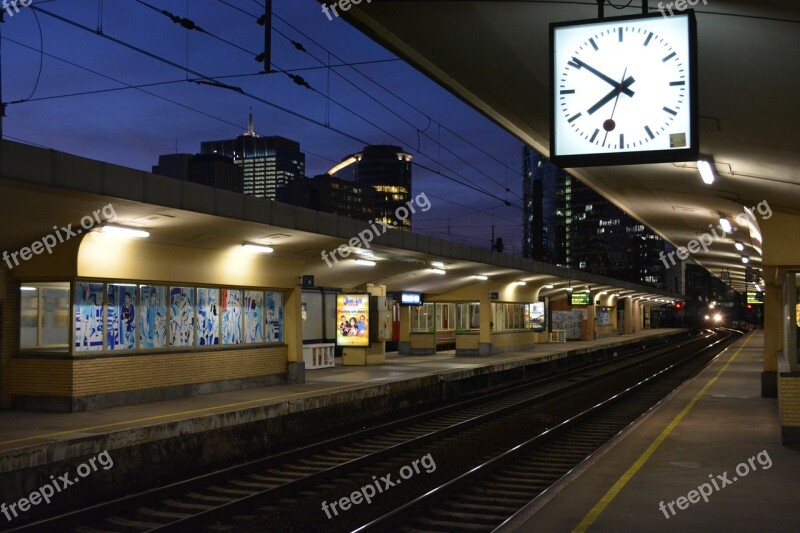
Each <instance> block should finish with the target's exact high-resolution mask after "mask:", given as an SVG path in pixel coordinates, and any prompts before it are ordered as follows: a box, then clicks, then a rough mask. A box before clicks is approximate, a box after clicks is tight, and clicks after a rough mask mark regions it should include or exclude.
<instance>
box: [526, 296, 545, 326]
mask: <svg viewBox="0 0 800 533" xmlns="http://www.w3.org/2000/svg"><path fill="white" fill-rule="evenodd" d="M525 307H526V309H525V310H526V311H527V314H528V316H527V317H526V318H527V319H528V329H531V330H533V331H544V326H545V310H544V302H534V303H532V304H528V305H526V306H525Z"/></svg>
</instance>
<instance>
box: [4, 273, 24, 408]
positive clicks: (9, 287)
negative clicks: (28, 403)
mask: <svg viewBox="0 0 800 533" xmlns="http://www.w3.org/2000/svg"><path fill="white" fill-rule="evenodd" d="M0 288H3V290H2V291H0V305H2V307H3V311H2V315H1V316H0V321H2V325H1V326H0V408H8V407H11V355H12V354H13V353H14V351H15V350H16V349H17V345H18V344H19V340H18V336H19V312H18V309H19V283H17V282H16V281H14V280H13V279H11V278H10V277H9V276H8V272H7V271H6V270H5V269H2V270H0Z"/></svg>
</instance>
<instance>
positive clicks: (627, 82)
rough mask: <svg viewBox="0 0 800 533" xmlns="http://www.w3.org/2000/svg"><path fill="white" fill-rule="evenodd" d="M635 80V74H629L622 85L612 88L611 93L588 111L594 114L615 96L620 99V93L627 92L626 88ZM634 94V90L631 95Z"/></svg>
mask: <svg viewBox="0 0 800 533" xmlns="http://www.w3.org/2000/svg"><path fill="white" fill-rule="evenodd" d="M634 81H636V80H634V79H633V76H628V79H626V80H625V81H624V82H623V83H622V84H621V85H619V86H618V87H617V88H616V89H614V90H612V91H611V92H610V93H608V94H607V95H605V96H604V97H603V98H602V99H601V100H600V101H599V102H597V103H596V104H594V105H593V106H592V107H590V108H589V110H588V113H589V114H590V115H593V114H594V113H595V111H597V110H598V109H600V108H601V107H603V106H604V105H606V104H607V103H609V102H610V101H611V100H613V99H614V98H617V99H619V95H620V94H622V93H623V92H625V89H627V88H628V87H630V86H631V85H633V82H634ZM633 94H634V93H633V91H631V95H633Z"/></svg>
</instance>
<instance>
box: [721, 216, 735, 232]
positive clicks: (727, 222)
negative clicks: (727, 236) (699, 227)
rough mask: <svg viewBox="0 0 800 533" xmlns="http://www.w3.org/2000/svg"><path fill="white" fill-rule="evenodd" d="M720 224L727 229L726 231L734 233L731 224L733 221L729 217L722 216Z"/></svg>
mask: <svg viewBox="0 0 800 533" xmlns="http://www.w3.org/2000/svg"><path fill="white" fill-rule="evenodd" d="M719 225H720V227H721V228H722V229H723V230H724V231H725V233H733V226H732V225H731V221H730V220H728V219H727V218H725V217H720V218H719Z"/></svg>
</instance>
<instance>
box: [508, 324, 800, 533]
mask: <svg viewBox="0 0 800 533" xmlns="http://www.w3.org/2000/svg"><path fill="white" fill-rule="evenodd" d="M763 344H764V338H763V330H760V331H756V332H754V333H751V334H748V335H746V336H745V337H743V338H742V339H740V340H739V341H737V342H736V343H735V344H734V345H733V346H732V347H730V348H729V349H728V350H727V351H726V352H724V353H723V354H721V355H720V356H719V357H717V358H716V360H715V361H714V362H713V363H712V364H711V365H709V367H707V368H706V369H704V370H703V372H701V373H700V374H698V375H697V376H696V377H695V378H694V379H693V380H691V381H690V382H687V383H686V384H685V385H683V386H682V387H681V388H680V389H678V390H677V391H676V392H675V393H673V394H672V395H671V396H670V397H669V398H668V399H667V400H665V401H663V402H662V403H661V404H660V405H659V406H657V407H656V408H654V409H653V410H651V411H650V413H649V415H647V416H646V417H644V418H643V419H640V420H639V421H638V422H637V423H636V424H635V425H634V426H633V427H631V428H629V429H628V430H627V431H626V432H625V433H624V434H622V435H620V436H619V437H618V438H617V439H615V441H613V442H611V443H609V445H607V446H606V447H605V448H604V449H603V450H601V451H600V452H598V454H596V457H595V458H594V460H593V461H591V462H590V463H591V464H588V465H585V466H584V467H581V468H579V469H577V470H576V471H573V472H572V473H571V474H570V475H569V476H568V478H567V479H565V480H563V481H562V482H560V483H559V484H558V485H557V486H555V487H553V489H551V490H550V491H548V492H547V493H545V494H544V495H542V497H540V498H539V499H538V500H535V501H534V502H533V503H532V504H530V505H529V506H528V507H527V508H526V509H525V510H524V512H523V514H524V516H522V517H520V520H515V521H514V522H513V523H510V524H508V526H507V527H506V528H504V531H552V532H558V531H587V530H588V531H608V532H611V531H613V532H619V531H650V532H658V531H681V532H693V531H726V532H735V531H770V532H777V531H787V532H788V531H792V532H794V531H797V530H798V527H799V526H800V449H792V448H788V447H784V446H782V445H781V435H780V420H779V417H778V403H777V400H776V399H764V398H761V395H760V384H761V381H760V379H761V378H760V374H761V371H762V367H763V362H762V361H763ZM751 458H754V459H753V460H752V461H751ZM742 465H744V466H742ZM753 465H754V466H753ZM737 468H738V472H737ZM726 472H727V474H726ZM709 476H713V479H714V482H716V484H717V487H719V490H717V489H716V488H715V487H714V485H713V484H711V481H712V480H711V479H710V478H709ZM723 478H725V479H727V480H729V481H730V482H731V483H730V484H726V483H725V482H724V481H722V479H723ZM705 483H709V485H706V486H704V487H703V488H702V490H703V491H704V492H706V493H709V494H710V495H708V502H707V503H706V502H705V501H704V500H703V499H702V496H701V495H700V493H699V492H697V493H696V494H695V493H691V492H690V491H693V490H695V491H697V490H698V487H700V486H702V485H703V484H705ZM680 497H683V498H692V499H693V500H698V499H699V501H697V503H691V501H689V500H688V499H686V500H684V499H681V500H680V501H679V500H678V498H680ZM662 501H663V502H664V508H665V509H666V510H662V509H660V507H659V505H660V503H661V502H662ZM672 502H675V503H672ZM670 504H672V509H673V510H674V514H673V512H672V511H670V509H669V506H670ZM680 507H684V508H683V509H680Z"/></svg>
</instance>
